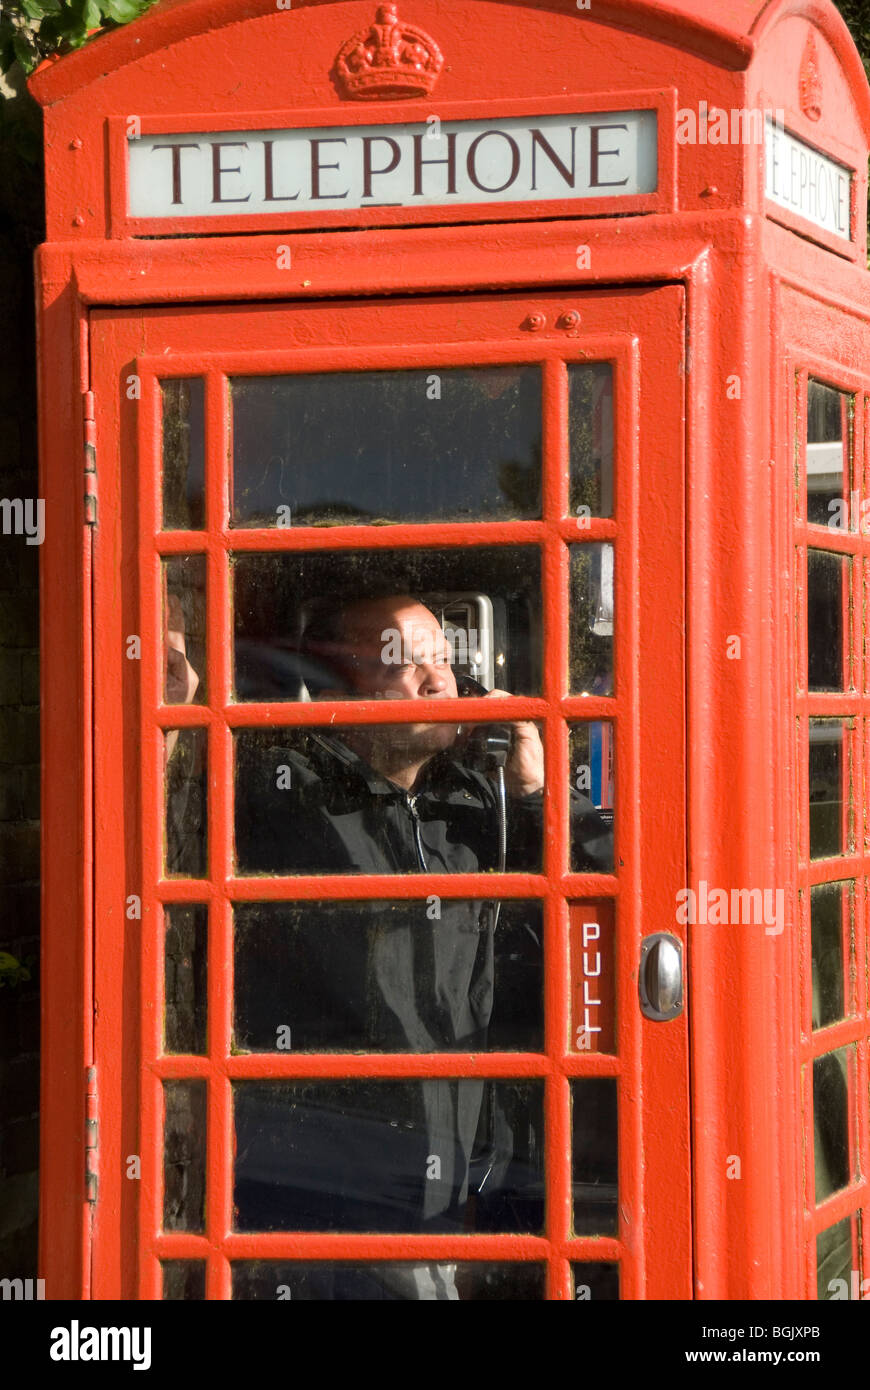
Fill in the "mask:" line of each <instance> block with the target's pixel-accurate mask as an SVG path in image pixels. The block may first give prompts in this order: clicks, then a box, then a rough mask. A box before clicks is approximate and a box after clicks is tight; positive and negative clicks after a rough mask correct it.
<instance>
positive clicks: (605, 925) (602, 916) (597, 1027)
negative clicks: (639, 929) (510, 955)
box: [568, 899, 616, 1052]
mask: <svg viewBox="0 0 870 1390" xmlns="http://www.w3.org/2000/svg"><path fill="white" fill-rule="evenodd" d="M568 912H569V918H570V934H571V1002H572V1012H571V1045H572V1047H574V1048H576V1049H577V1051H578V1052H613V1050H614V1048H615V1046H616V972H615V969H614V960H615V954H614V953H615V926H614V905H613V902H612V901H611V900H609V899H605V900H604V901H602V902H595V903H591V902H585V903H571V904H569V907H568Z"/></svg>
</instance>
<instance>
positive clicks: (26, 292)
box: [0, 88, 42, 1278]
mask: <svg viewBox="0 0 870 1390" xmlns="http://www.w3.org/2000/svg"><path fill="white" fill-rule="evenodd" d="M7 92H8V88H7ZM34 106H35V104H34V103H32V102H30V101H29V99H27V98H26V97H20V96H19V97H18V98H15V97H14V96H13V97H12V99H7V100H5V101H4V99H3V94H2V93H0V107H2V117H0V498H4V497H5V498H16V497H20V498H21V499H22V500H23V499H26V498H34V499H35V498H36V497H37V496H38V495H39V492H38V483H37V463H36V459H37V455H36V386H35V370H36V369H35V333H34V322H33V249H34V247H35V246H36V245H37V243H38V242H39V241H40V240H41V239H42V226H41V220H42V216H41V188H42V172H41V168H40V165H39V162H38V158H37V157H36V156H37V150H38V144H37V142H38V135H39V130H38V112H37V111H36V110H35V109H34ZM38 567H39V547H38V546H37V545H27V544H26V541H25V537H24V536H23V535H4V534H2V532H0V950H3V951H8V952H10V953H11V954H12V955H14V956H15V957H16V958H17V959H18V960H19V961H22V962H25V961H27V960H30V965H31V979H30V980H29V981H26V982H22V983H19V984H17V985H16V986H14V987H13V986H10V985H7V986H6V987H5V988H3V989H0V1277H9V1278H11V1277H15V1276H20V1277H25V1278H26V1277H33V1276H35V1274H36V1217H37V1167H38V1159H39V1123H38V1109H39V989H38V979H39V970H38V964H39V611H38Z"/></svg>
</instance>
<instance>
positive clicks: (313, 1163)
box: [233, 1079, 544, 1234]
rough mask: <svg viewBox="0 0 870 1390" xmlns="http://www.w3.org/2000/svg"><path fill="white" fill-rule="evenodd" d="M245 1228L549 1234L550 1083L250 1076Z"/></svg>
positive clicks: (240, 1192) (238, 1115)
mask: <svg viewBox="0 0 870 1390" xmlns="http://www.w3.org/2000/svg"><path fill="white" fill-rule="evenodd" d="M233 1093H234V1112H235V1131H236V1142H235V1199H234V1200H235V1213H236V1216H235V1228H236V1230H239V1231H277V1230H288V1231H294V1230H298V1231H342V1230H344V1231H381V1232H385V1231H393V1232H395V1231H409V1232H413V1231H429V1232H433V1233H435V1232H455V1233H457V1234H459V1233H462V1232H467V1231H514V1232H526V1233H532V1232H535V1233H537V1232H540V1230H541V1228H542V1225H543V1219H544V1166H543V1163H544V1159H543V1142H544V1130H543V1086H542V1084H541V1083H539V1082H512V1081H480V1080H462V1081H453V1080H440V1079H439V1080H430V1081H323V1082H321V1081H316V1082H272V1081H248V1082H238V1083H236V1084H235V1085H234V1087H233Z"/></svg>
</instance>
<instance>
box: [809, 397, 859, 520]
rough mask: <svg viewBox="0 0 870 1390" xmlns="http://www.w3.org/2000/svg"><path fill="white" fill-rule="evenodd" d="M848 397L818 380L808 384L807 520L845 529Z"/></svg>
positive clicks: (849, 404) (848, 427)
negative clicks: (844, 500)
mask: <svg viewBox="0 0 870 1390" xmlns="http://www.w3.org/2000/svg"><path fill="white" fill-rule="evenodd" d="M850 414H851V397H850V396H847V395H845V394H844V393H843V392H842V391H835V390H834V388H833V387H832V386H824V385H823V384H822V382H820V381H812V380H811V381H809V382H808V383H807V520H808V521H812V522H815V523H816V524H817V525H819V526H835V527H838V528H839V529H847V528H846V527H845V517H844V504H843V497H844V484H845V481H846V479H845V477H844V462H845V450H844V441H845V440H846V439H848V438H849V435H850Z"/></svg>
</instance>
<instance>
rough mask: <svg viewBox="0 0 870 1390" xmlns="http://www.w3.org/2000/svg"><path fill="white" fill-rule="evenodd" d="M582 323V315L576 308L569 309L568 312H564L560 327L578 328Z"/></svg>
mask: <svg viewBox="0 0 870 1390" xmlns="http://www.w3.org/2000/svg"><path fill="white" fill-rule="evenodd" d="M579 325H580V315H579V314H578V313H577V310H576V309H569V310H568V312H567V314H563V315H562V317H561V318H560V319H559V323H558V327H559V328H578V327H579Z"/></svg>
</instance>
